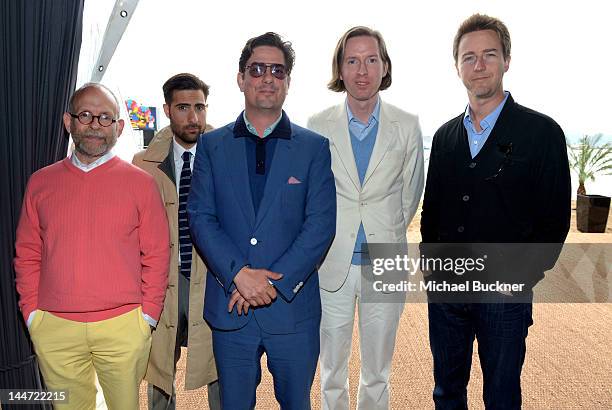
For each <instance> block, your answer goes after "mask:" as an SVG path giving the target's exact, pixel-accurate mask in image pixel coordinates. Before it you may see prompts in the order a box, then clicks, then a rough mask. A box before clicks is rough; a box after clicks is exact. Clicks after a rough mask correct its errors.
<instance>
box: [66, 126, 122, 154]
mask: <svg viewBox="0 0 612 410" xmlns="http://www.w3.org/2000/svg"><path fill="white" fill-rule="evenodd" d="M72 140H73V141H74V149H75V151H77V152H79V153H81V154H83V155H85V156H88V157H94V158H95V157H101V156H103V155H104V154H106V153H108V152H109V151H110V150H111V149H112V148H113V147H114V146H115V143H116V142H117V135H116V134H115V132H113V134H112V135H110V136H105V135H104V134H102V133H101V132H93V131H91V132H86V133H79V134H76V133H72Z"/></svg>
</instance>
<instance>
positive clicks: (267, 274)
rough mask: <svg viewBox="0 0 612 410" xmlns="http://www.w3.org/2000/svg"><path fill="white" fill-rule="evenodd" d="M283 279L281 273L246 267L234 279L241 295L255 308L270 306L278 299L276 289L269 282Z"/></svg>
mask: <svg viewBox="0 0 612 410" xmlns="http://www.w3.org/2000/svg"><path fill="white" fill-rule="evenodd" d="M282 277H283V275H282V274H281V273H276V272H271V271H269V270H267V269H251V268H249V267H248V266H245V267H243V268H242V269H240V271H239V272H238V273H237V274H236V276H235V277H234V283H235V284H236V288H237V289H238V292H239V293H240V295H241V296H242V297H243V298H244V299H245V300H246V301H247V302H249V305H251V306H252V307H255V306H263V305H269V304H270V303H272V301H273V300H274V299H276V289H275V288H274V286H273V285H272V284H271V283H270V282H269V280H270V279H273V280H279V279H281V278H282Z"/></svg>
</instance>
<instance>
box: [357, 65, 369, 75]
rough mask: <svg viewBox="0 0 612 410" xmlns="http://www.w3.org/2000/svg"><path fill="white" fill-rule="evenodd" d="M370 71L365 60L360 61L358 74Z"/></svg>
mask: <svg viewBox="0 0 612 410" xmlns="http://www.w3.org/2000/svg"><path fill="white" fill-rule="evenodd" d="M367 73H368V67H367V65H366V63H365V62H360V63H359V65H358V67H357V74H361V75H366V74H367Z"/></svg>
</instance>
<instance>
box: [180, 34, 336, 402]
mask: <svg viewBox="0 0 612 410" xmlns="http://www.w3.org/2000/svg"><path fill="white" fill-rule="evenodd" d="M293 61H294V52H293V49H292V47H291V44H290V43H288V42H284V41H283V40H282V39H281V38H280V37H279V36H278V35H277V34H275V33H266V34H263V35H261V36H258V37H254V38H252V39H250V40H249V41H248V42H247V43H246V45H245V47H244V49H243V50H242V55H241V57H240V61H239V72H238V78H237V81H238V86H239V87H240V90H241V91H242V92H243V93H244V98H245V110H244V111H243V112H242V113H240V115H239V116H238V118H237V119H236V121H235V122H233V123H231V124H228V125H226V126H225V127H222V128H219V129H217V130H215V131H213V132H210V133H208V134H206V138H200V140H199V141H198V148H197V155H196V157H195V164H194V171H193V178H192V183H191V192H190V195H189V203H188V207H187V210H188V214H189V221H190V227H191V234H192V238H193V242H194V244H195V245H196V246H197V247H198V248H199V249H200V250H201V251H202V252H203V255H204V257H205V260H206V262H207V265H208V267H209V271H208V278H207V281H206V296H205V303H204V317H205V318H206V320H207V321H208V323H209V324H210V325H211V327H212V330H213V350H214V354H215V359H216V362H217V371H218V374H219V383H220V385H221V405H222V407H223V408H227V409H252V408H254V407H255V392H256V388H257V385H258V384H259V382H260V379H261V367H260V359H261V356H262V354H263V353H264V352H265V353H266V356H267V363H268V369H269V370H270V372H271V373H272V376H273V378H274V389H275V395H276V398H277V400H278V401H279V403H280V405H281V408H283V409H285V408H286V409H309V408H310V388H311V386H312V381H313V379H314V374H315V370H316V367H317V359H318V356H319V325H320V320H321V301H320V296H319V279H318V273H317V266H318V264H319V262H320V261H321V259H322V257H323V255H324V253H325V251H326V250H327V248H328V247H329V244H330V243H331V240H332V238H333V235H334V232H335V223H336V222H335V221H336V190H335V185H334V177H333V174H332V171H331V158H330V151H329V143H328V140H327V139H325V138H323V137H322V136H320V135H318V134H315V133H313V132H311V131H308V130H306V129H304V128H301V127H298V126H296V125H295V124H292V123H291V122H290V121H289V118H288V117H287V114H286V113H285V112H284V111H283V110H282V105H283V102H284V100H285V97H286V95H287V90H288V88H289V82H290V77H289V75H290V73H291V69H292V67H293Z"/></svg>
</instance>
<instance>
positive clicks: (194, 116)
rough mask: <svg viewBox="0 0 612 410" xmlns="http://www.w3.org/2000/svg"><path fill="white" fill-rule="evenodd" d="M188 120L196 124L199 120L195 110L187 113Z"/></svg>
mask: <svg viewBox="0 0 612 410" xmlns="http://www.w3.org/2000/svg"><path fill="white" fill-rule="evenodd" d="M187 120H188V121H190V122H196V121H197V120H198V115H197V114H196V112H195V110H194V109H190V110H189V112H188V113H187Z"/></svg>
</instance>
